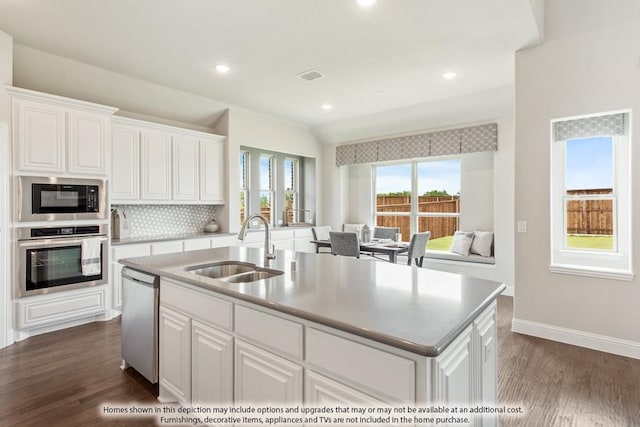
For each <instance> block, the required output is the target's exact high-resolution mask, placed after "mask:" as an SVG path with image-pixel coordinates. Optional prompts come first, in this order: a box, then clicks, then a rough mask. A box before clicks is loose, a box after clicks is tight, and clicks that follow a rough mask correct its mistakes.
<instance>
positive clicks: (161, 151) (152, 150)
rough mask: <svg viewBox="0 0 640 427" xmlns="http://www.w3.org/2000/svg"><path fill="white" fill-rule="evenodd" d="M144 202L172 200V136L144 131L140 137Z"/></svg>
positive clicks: (142, 196) (141, 193) (142, 197)
mask: <svg viewBox="0 0 640 427" xmlns="http://www.w3.org/2000/svg"><path fill="white" fill-rule="evenodd" d="M140 158H141V159H142V164H141V165H140V172H141V180H140V181H141V183H142V190H141V192H140V196H141V199H142V200H154V201H156V200H170V199H171V135H167V134H164V133H161V132H153V131H143V132H142V133H141V135H140Z"/></svg>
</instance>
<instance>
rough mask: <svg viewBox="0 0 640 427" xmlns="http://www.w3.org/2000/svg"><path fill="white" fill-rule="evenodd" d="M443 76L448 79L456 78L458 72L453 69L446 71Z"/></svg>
mask: <svg viewBox="0 0 640 427" xmlns="http://www.w3.org/2000/svg"><path fill="white" fill-rule="evenodd" d="M442 77H444V78H445V79H447V80H453V79H455V78H456V73H454V72H453V71H450V72H448V73H444V74H443V75H442Z"/></svg>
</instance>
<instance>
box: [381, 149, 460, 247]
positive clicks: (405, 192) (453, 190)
mask: <svg viewBox="0 0 640 427" xmlns="http://www.w3.org/2000/svg"><path fill="white" fill-rule="evenodd" d="M374 176H375V190H376V191H375V192H376V200H375V212H376V225H378V226H382V227H399V228H400V232H401V233H402V238H403V239H404V240H407V241H408V240H409V238H410V237H411V234H413V233H415V232H424V231H430V232H431V238H430V240H429V245H428V248H429V249H431V250H444V251H446V250H449V248H450V247H451V240H452V238H453V234H454V232H455V231H456V230H458V227H459V219H460V160H459V159H448V160H436V161H429V162H411V163H404V164H398V165H388V166H387V165H384V166H374Z"/></svg>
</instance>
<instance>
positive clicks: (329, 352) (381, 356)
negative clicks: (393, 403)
mask: <svg viewBox="0 0 640 427" xmlns="http://www.w3.org/2000/svg"><path fill="white" fill-rule="evenodd" d="M305 338H306V360H307V362H309V363H310V364H312V365H314V366H317V367H319V368H322V369H323V370H324V371H325V372H330V373H332V374H334V375H337V376H339V377H340V378H343V379H346V380H347V381H348V382H351V383H354V384H357V385H362V386H365V387H369V388H370V389H372V390H375V391H377V392H378V393H382V394H384V395H387V396H389V397H390V398H392V399H394V400H397V401H400V402H405V403H411V402H415V388H416V387H415V370H416V367H415V362H414V361H413V360H409V359H404V358H402V357H399V356H396V355H394V354H391V353H387V352H385V351H382V350H377V349H375V348H372V347H368V346H366V345H363V344H359V343H356V342H353V341H349V340H347V339H344V338H341V337H337V336H335V335H331V334H328V333H326V332H322V331H319V330H316V329H312V328H307V331H306V337H305Z"/></svg>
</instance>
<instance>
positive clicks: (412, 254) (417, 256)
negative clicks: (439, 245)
mask: <svg viewBox="0 0 640 427" xmlns="http://www.w3.org/2000/svg"><path fill="white" fill-rule="evenodd" d="M429 237H431V232H430V231H425V232H424V233H415V234H414V235H413V236H411V243H409V251H408V252H407V258H408V259H407V265H411V260H415V263H416V265H417V266H418V267H422V261H423V260H424V254H425V252H426V251H427V244H428V243H429Z"/></svg>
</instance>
